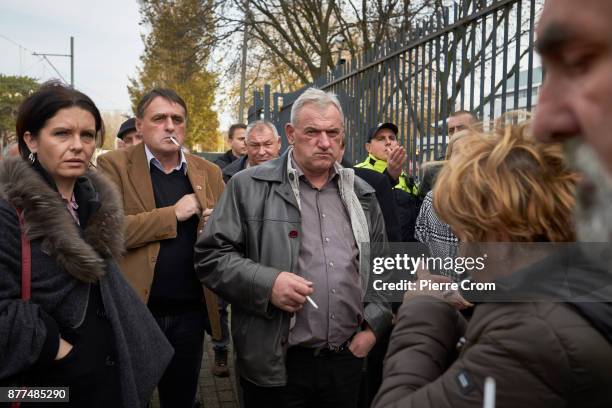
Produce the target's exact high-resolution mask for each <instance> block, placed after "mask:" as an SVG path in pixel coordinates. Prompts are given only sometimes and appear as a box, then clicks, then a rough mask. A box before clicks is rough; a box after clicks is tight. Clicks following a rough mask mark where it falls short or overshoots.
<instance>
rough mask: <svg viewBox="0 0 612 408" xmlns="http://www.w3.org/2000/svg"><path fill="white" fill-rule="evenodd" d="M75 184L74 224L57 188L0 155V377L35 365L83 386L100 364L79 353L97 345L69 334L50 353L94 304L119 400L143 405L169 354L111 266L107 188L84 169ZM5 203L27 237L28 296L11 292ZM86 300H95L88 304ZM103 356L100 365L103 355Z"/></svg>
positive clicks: (12, 237) (14, 237)
mask: <svg viewBox="0 0 612 408" xmlns="http://www.w3.org/2000/svg"><path fill="white" fill-rule="evenodd" d="M77 191H79V195H81V199H80V200H78V202H79V201H80V202H81V203H82V204H83V203H84V202H87V205H85V206H84V207H88V208H91V209H92V212H91V213H90V214H88V216H87V217H85V218H86V219H87V223H86V225H83V223H81V228H79V227H78V226H77V225H76V223H75V222H74V221H73V219H72V217H71V216H70V213H69V212H68V211H67V209H66V207H65V205H64V203H63V201H62V199H61V197H60V196H59V194H58V192H57V191H55V190H53V189H52V188H51V187H50V186H49V184H47V183H46V182H45V181H44V180H43V178H42V177H41V176H40V175H39V174H38V173H37V172H36V171H34V170H33V169H32V167H31V166H30V165H29V164H28V163H26V162H25V161H23V160H22V159H21V158H15V159H8V160H3V161H2V162H1V163H0V231H2V234H0V248H2V250H1V251H0V382H3V381H7V380H8V379H9V378H15V377H16V376H19V375H20V374H22V373H28V374H30V373H31V371H32V370H38V371H39V372H40V370H45V371H46V372H47V374H49V375H51V374H52V373H53V372H55V374H57V376H59V377H61V375H62V374H66V373H68V372H69V373H70V374H71V375H72V376H73V378H71V380H70V381H75V382H74V383H73V384H81V386H83V385H82V384H84V383H86V380H87V379H88V376H90V375H91V373H90V372H89V370H87V368H88V367H91V366H92V364H93V365H94V368H96V367H95V365H96V364H100V363H99V362H93V363H92V362H91V361H90V360H88V358H89V357H91V356H92V355H94V356H95V355H96V350H90V351H91V352H88V351H87V350H88V349H92V348H94V349H97V345H98V343H97V341H94V342H93V343H95V344H92V342H88V341H84V342H83V343H81V344H80V343H79V342H77V343H76V344H75V345H74V348H73V349H72V351H71V352H70V353H69V354H68V355H67V356H66V357H65V358H63V359H61V360H59V361H54V360H55V356H56V354H57V350H58V344H59V336H60V335H62V337H64V336H69V335H70V334H69V333H71V332H72V333H73V332H75V331H79V329H81V328H82V327H83V326H84V324H85V323H86V322H88V321H89V322H91V321H92V320H91V319H92V315H91V314H89V313H90V312H94V314H95V313H96V312H98V311H100V312H103V314H104V319H105V320H107V321H108V323H106V325H107V327H108V328H109V330H110V332H111V333H112V348H113V349H114V350H113V351H114V356H113V357H112V361H113V362H115V363H117V364H118V374H119V381H120V384H121V386H120V388H121V396H120V398H121V401H122V405H123V406H124V407H144V406H146V404H147V403H148V401H149V399H150V398H151V395H152V393H153V390H154V388H155V386H156V385H157V383H158V381H159V380H160V378H161V376H162V374H163V372H164V370H165V368H166V366H167V364H168V363H169V361H170V359H171V358H172V353H173V352H172V347H171V346H170V344H169V343H168V341H167V340H166V338H165V336H164V335H163V333H162V332H161V331H160V329H159V327H158V326H157V323H156V322H155V320H154V319H153V317H152V316H151V314H150V313H149V311H148V310H147V308H146V306H145V305H144V304H143V303H142V302H141V301H140V299H139V298H138V297H137V295H136V293H135V292H134V291H133V289H132V288H131V287H130V286H129V284H128V283H127V282H126V280H125V279H124V277H123V275H122V273H121V271H120V270H119V268H118V267H117V263H116V261H117V259H118V258H119V257H120V256H121V253H122V251H123V237H122V233H121V231H122V229H123V227H122V223H123V211H122V207H121V202H120V200H119V197H118V194H117V192H116V190H115V189H114V188H113V187H112V185H111V184H110V183H109V182H108V181H106V179H104V178H103V177H102V176H100V175H97V174H95V173H92V172H89V173H87V175H86V177H81V178H79V180H78V181H77V186H75V195H76V194H77V193H76V192H77ZM15 207H19V208H22V209H23V211H24V217H25V220H26V227H27V231H28V238H29V239H30V242H31V264H32V278H31V282H32V297H31V300H30V301H29V302H27V303H24V302H23V301H22V300H21V298H20V296H21V289H20V281H21V240H20V227H19V221H18V218H17V213H16V210H15ZM79 216H81V211H79ZM79 218H80V217H79ZM85 218H83V219H85ZM92 300H93V301H94V302H98V306H103V308H100V307H95V308H94V307H93V306H92V307H88V305H89V304H90V302H91V301H92ZM94 330H95V328H94ZM81 339H82V338H81ZM108 345H109V344H108V343H106V344H105V345H104V346H103V347H104V348H105V349H106V348H107V346H108ZM105 357H106V356H104V355H102V360H101V361H102V363H101V364H106V363H107V362H109V361H108V360H105ZM98 372H99V371H98ZM115 372H117V371H115ZM89 384H91V382H90V383H89ZM75 386H76V385H75ZM94 386H95V383H94ZM98 388H99V387H98ZM91 391H92V392H91V394H94V393H95V391H97V392H103V391H104V390H100V389H96V390H91ZM71 392H72V390H71ZM90 405H91V404H90Z"/></svg>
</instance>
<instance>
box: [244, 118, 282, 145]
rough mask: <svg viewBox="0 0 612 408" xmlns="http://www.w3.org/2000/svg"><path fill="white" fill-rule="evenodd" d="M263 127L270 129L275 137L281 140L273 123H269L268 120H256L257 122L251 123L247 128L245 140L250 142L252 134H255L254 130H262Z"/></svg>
mask: <svg viewBox="0 0 612 408" xmlns="http://www.w3.org/2000/svg"><path fill="white" fill-rule="evenodd" d="M262 127H265V128H268V129H270V130H271V131H272V133H273V134H274V137H276V138H277V139H280V136H279V134H278V131H277V130H276V126H274V124H273V123H272V122H268V121H267V120H256V121H255V122H252V123H249V125H248V126H247V128H246V135H245V139H244V140H245V141H247V142H248V141H249V136H250V135H251V133H253V131H254V130H256V129H260V128H262Z"/></svg>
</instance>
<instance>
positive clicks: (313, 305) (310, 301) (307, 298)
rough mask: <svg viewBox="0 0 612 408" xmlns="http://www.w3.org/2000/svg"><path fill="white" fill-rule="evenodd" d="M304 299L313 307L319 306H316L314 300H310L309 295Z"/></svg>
mask: <svg viewBox="0 0 612 408" xmlns="http://www.w3.org/2000/svg"><path fill="white" fill-rule="evenodd" d="M306 300H307V301H308V303H310V304H311V305H312V307H314V308H315V309H318V308H319V306H317V304H316V303H315V302H314V300H312V299H311V298H310V296H306Z"/></svg>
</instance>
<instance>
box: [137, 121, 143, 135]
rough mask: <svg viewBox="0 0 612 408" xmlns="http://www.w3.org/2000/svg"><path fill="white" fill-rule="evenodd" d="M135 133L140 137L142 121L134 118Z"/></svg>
mask: <svg viewBox="0 0 612 408" xmlns="http://www.w3.org/2000/svg"><path fill="white" fill-rule="evenodd" d="M136 131H138V133H140V134H141V135H142V119H140V118H136Z"/></svg>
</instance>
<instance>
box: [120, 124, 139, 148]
mask: <svg viewBox="0 0 612 408" xmlns="http://www.w3.org/2000/svg"><path fill="white" fill-rule="evenodd" d="M117 138H118V139H120V140H121V141H122V142H123V147H130V146H136V145H137V144H140V143H142V135H141V134H140V133H138V131H137V130H136V118H129V119H128V120H126V121H125V122H123V123H122V124H121V127H120V128H119V132H118V133H117Z"/></svg>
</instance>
